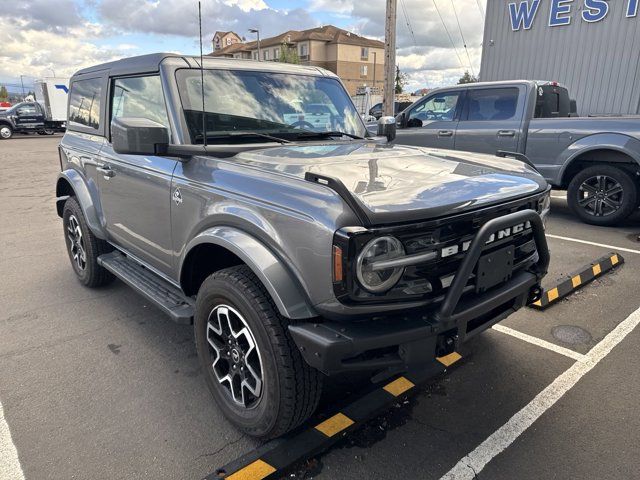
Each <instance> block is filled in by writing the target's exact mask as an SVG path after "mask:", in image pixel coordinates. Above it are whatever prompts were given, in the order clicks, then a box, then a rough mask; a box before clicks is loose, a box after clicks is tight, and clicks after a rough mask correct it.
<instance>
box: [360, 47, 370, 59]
mask: <svg viewBox="0 0 640 480" xmlns="http://www.w3.org/2000/svg"><path fill="white" fill-rule="evenodd" d="M360 60H369V49H368V48H367V47H362V48H361V49H360Z"/></svg>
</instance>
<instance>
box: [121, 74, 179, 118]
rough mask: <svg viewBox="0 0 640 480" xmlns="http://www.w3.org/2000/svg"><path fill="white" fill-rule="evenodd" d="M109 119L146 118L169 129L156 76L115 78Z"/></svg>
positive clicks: (158, 79) (160, 86) (159, 84)
mask: <svg viewBox="0 0 640 480" xmlns="http://www.w3.org/2000/svg"><path fill="white" fill-rule="evenodd" d="M111 95H112V97H111V119H112V120H113V119H114V118H118V117H138V118H147V119H149V120H153V121H154V122H158V123H160V124H161V125H164V126H165V127H167V128H169V119H168V117H167V107H166V105H165V103H164V95H163V94H162V84H161V83H160V77H159V76H158V75H152V76H149V77H130V78H117V79H116V80H114V81H113V89H112V91H111Z"/></svg>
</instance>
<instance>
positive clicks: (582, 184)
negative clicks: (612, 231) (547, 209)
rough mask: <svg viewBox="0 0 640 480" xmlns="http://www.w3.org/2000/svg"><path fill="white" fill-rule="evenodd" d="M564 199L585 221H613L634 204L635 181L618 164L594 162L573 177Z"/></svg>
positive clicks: (620, 218) (620, 219) (606, 223)
mask: <svg viewBox="0 0 640 480" xmlns="http://www.w3.org/2000/svg"><path fill="white" fill-rule="evenodd" d="M567 202H568V203H569V206H570V207H571V209H572V210H573V211H574V213H575V214H576V215H577V216H578V217H580V219H581V220H582V221H583V222H585V223H590V224H592V225H603V226H608V225H615V224H617V223H619V222H621V221H622V220H624V219H625V218H627V217H628V216H629V215H631V214H632V213H633V211H634V210H635V208H636V206H637V205H638V185H637V184H636V182H635V180H634V178H633V177H632V176H631V175H630V174H629V173H627V172H626V171H624V170H622V169H621V168H618V167H613V166H611V165H595V166H593V167H589V168H585V169H584V170H582V171H581V172H580V173H578V174H577V175H576V176H575V177H573V179H572V180H571V183H570V184H569V188H568V189H567Z"/></svg>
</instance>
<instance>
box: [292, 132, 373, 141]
mask: <svg viewBox="0 0 640 480" xmlns="http://www.w3.org/2000/svg"><path fill="white" fill-rule="evenodd" d="M343 135H344V136H346V137H350V138H355V139H356V140H363V139H364V137H361V136H359V135H355V134H353V133H347V132H340V131H337V130H335V131H328V132H314V131H312V130H302V131H300V133H297V134H296V137H298V138H304V137H342V136H343Z"/></svg>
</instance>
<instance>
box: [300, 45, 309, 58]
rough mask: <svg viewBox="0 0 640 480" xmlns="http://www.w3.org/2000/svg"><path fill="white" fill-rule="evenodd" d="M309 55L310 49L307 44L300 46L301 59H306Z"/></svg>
mask: <svg viewBox="0 0 640 480" xmlns="http://www.w3.org/2000/svg"><path fill="white" fill-rule="evenodd" d="M307 55H309V49H308V46H307V44H306V43H301V44H300V56H301V57H306V56H307Z"/></svg>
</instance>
